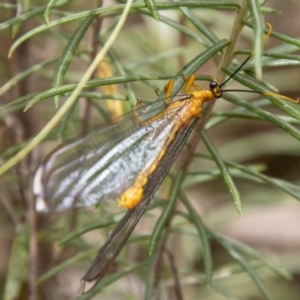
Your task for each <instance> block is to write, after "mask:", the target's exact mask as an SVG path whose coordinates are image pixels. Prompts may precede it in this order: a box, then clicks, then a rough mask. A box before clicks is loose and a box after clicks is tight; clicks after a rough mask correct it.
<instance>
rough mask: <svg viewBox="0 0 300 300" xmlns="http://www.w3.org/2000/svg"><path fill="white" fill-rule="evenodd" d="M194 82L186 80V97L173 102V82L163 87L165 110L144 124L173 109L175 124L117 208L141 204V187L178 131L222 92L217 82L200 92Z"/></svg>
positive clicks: (119, 200)
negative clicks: (154, 156) (205, 104)
mask: <svg viewBox="0 0 300 300" xmlns="http://www.w3.org/2000/svg"><path fill="white" fill-rule="evenodd" d="M194 80H195V75H192V76H191V77H190V78H189V79H188V81H187V84H186V87H185V94H186V95H184V96H183V98H182V99H180V100H178V101H175V102H170V101H168V99H170V94H171V91H172V88H173V81H172V80H170V81H169V83H168V84H167V85H166V86H165V89H166V95H167V98H166V100H165V102H166V103H167V104H168V106H167V108H166V110H164V111H163V112H162V113H160V114H158V115H156V116H154V117H153V118H151V119H150V120H148V121H146V122H145V123H146V124H149V123H151V122H153V121H155V120H157V119H159V118H162V117H167V116H168V112H170V111H173V110H175V109H176V111H178V113H177V118H178V119H177V122H176V123H175V125H174V128H173V129H172V131H171V133H170V136H169V137H168V139H166V142H165V144H164V146H163V148H162V150H161V151H160V152H159V154H158V156H157V157H156V158H155V160H154V161H151V162H149V163H148V165H146V166H145V168H144V170H143V172H141V174H139V176H138V177H137V179H136V181H135V182H134V184H133V185H132V186H130V187H129V188H128V189H127V190H126V191H125V192H124V193H123V194H122V195H121V196H120V198H119V199H118V206H121V207H123V208H125V209H133V208H135V207H136V206H137V205H138V204H139V203H140V202H141V200H142V199H143V192H144V190H143V187H144V186H145V185H146V184H147V182H148V177H149V176H150V175H151V174H152V173H153V172H154V171H155V170H156V168H157V165H158V164H159V162H160V161H161V160H162V158H163V157H164V155H165V153H166V149H168V147H169V146H170V144H171V143H172V142H173V140H174V139H175V137H176V135H177V133H178V131H179V130H180V129H182V128H185V127H188V126H189V125H190V123H191V121H192V120H193V119H195V118H198V117H199V116H200V115H201V112H202V107H203V104H204V103H205V102H208V101H211V100H213V99H214V98H219V97H221V94H222V92H221V88H220V85H219V82H218V81H217V80H214V81H212V82H211V83H210V89H209V90H202V89H201V88H200V87H198V86H197V85H195V84H194ZM192 86H193V87H194V88H195V89H196V91H190V92H188V90H189V89H190V88H191V87H192ZM188 96H189V97H188ZM137 118H138V116H137ZM140 123H141V124H142V125H145V123H143V122H142V121H140Z"/></svg>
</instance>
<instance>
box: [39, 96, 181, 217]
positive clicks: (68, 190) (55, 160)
mask: <svg viewBox="0 0 300 300" xmlns="http://www.w3.org/2000/svg"><path fill="white" fill-rule="evenodd" d="M165 109H166V104H165V103H164V102H163V101H159V102H155V103H153V104H150V105H148V106H141V107H139V108H138V109H137V110H136V115H133V114H132V113H131V114H127V115H125V116H123V117H121V118H118V119H115V120H114V121H113V122H111V123H108V124H105V125H102V126H101V127H100V128H96V129H94V130H92V131H91V132H89V133H88V134H87V135H86V136H85V137H82V138H80V139H77V140H74V141H73V142H70V143H68V144H67V145H65V146H62V147H60V148H59V149H57V150H56V151H55V152H53V153H52V154H51V155H50V157H49V158H48V159H47V160H46V162H45V163H44V164H43V165H42V166H41V167H40V168H39V169H38V171H37V173H36V176H35V179H34V193H35V194H36V195H37V210H39V211H62V210H66V209H70V208H74V207H84V206H91V205H95V204H97V203H99V202H100V201H103V200H107V199H116V198H118V197H119V196H120V195H121V194H122V193H123V192H124V191H125V190H126V189H127V188H128V187H130V186H131V185H132V184H133V183H134V181H135V180H136V177H137V176H138V174H140V173H141V172H142V171H143V169H144V168H145V166H146V165H149V164H151V162H152V161H154V160H155V159H156V158H157V156H158V155H159V153H160V151H161V149H162V148H163V146H164V143H165V141H166V139H167V138H168V135H169V133H170V131H171V130H172V128H173V126H174V122H176V114H177V110H176V109H172V110H170V111H167V112H166V113H164V114H163V115H162V116H160V117H159V118H155V117H154V118H153V116H155V115H157V114H159V113H160V112H162V111H164V110H165ZM137 116H138V117H137ZM151 118H153V121H151V122H147V120H149V119H151ZM145 123H146V124H145Z"/></svg>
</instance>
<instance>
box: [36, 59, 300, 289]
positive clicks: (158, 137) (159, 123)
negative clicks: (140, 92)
mask: <svg viewBox="0 0 300 300" xmlns="http://www.w3.org/2000/svg"><path fill="white" fill-rule="evenodd" d="M250 57H251V56H249V57H248V58H247V59H246V60H245V62H244V63H243V64H242V65H241V66H240V67H239V68H238V69H237V70H236V71H235V72H234V74H233V75H232V76H231V77H230V78H232V77H233V76H234V75H235V74H236V73H237V72H238V71H239V70H240V69H241V68H242V67H243V66H244V65H245V64H246V62H247V61H248V60H249V59H250ZM230 78H228V79H227V80H226V81H225V82H224V83H222V84H219V82H218V80H213V81H211V82H210V83H209V89H208V90H202V89H201V88H200V87H198V86H197V85H196V84H195V83H194V81H195V75H192V76H190V77H189V78H188V79H187V80H186V85H185V89H184V94H183V95H179V96H174V97H171V95H172V88H173V83H174V82H173V80H170V81H169V82H168V84H167V85H166V87H165V89H166V98H165V99H164V100H161V101H157V102H154V103H152V104H150V105H143V104H139V105H137V106H136V107H135V108H134V110H133V112H132V113H130V114H126V115H124V116H122V117H120V118H117V119H114V120H113V121H112V122H109V123H106V124H104V125H102V126H101V128H100V129H99V128H98V127H97V128H96V129H94V130H92V131H90V132H89V133H88V134H87V135H85V136H84V137H82V138H79V139H75V140H74V141H71V142H69V143H67V144H66V145H63V146H61V147H59V148H58V149H56V150H55V151H54V152H53V153H52V154H50V155H49V156H48V158H47V159H46V161H45V162H44V163H43V164H42V165H41V166H40V167H39V168H38V170H37V172H36V175H35V178H34V184H33V190H34V194H35V195H36V197H37V199H36V209H37V210H38V211H44V212H45V211H46V212H57V211H63V210H66V209H70V208H78V207H85V206H91V205H96V204H98V203H99V202H101V201H106V200H109V199H118V205H119V206H121V207H124V208H125V209H127V210H128V211H127V213H126V215H125V216H124V218H123V219H122V220H121V221H120V223H119V224H118V225H117V227H116V228H115V229H114V230H113V232H112V233H111V235H110V236H109V238H108V240H107V242H106V243H105V244H104V246H103V247H102V248H101V249H100V250H99V253H98V255H97V257H96V258H95V260H94V262H93V263H92V265H91V267H90V268H89V270H88V271H87V273H86V274H85V276H84V277H83V278H82V291H83V292H87V291H88V290H89V289H91V288H92V287H93V286H95V285H96V284H97V283H98V282H99V281H100V280H101V279H102V278H103V276H104V275H105V274H106V273H107V271H108V269H109V268H110V266H111V265H112V263H113V262H114V260H115V259H116V257H117V256H118V254H119V253H120V251H121V249H122V248H123V246H124V245H125V243H126V241H127V239H128V238H129V236H130V234H131V233H132V231H133V229H134V227H135V226H136V224H137V222H138V221H139V219H140V218H141V216H142V215H143V213H144V212H145V210H146V208H147V206H148V204H149V203H150V201H151V199H152V197H153V196H154V193H155V192H156V190H157V189H158V188H159V186H160V184H161V182H162V181H163V179H164V178H165V176H166V175H167V173H168V171H169V169H170V168H171V166H172V164H173V162H174V161H175V159H176V157H177V155H178V154H179V152H180V150H181V149H182V147H183V146H184V144H185V142H186V140H187V138H188V137H189V135H190V133H191V131H192V130H193V128H194V125H195V122H196V120H197V119H198V117H200V115H201V112H202V108H203V105H204V103H205V102H208V101H211V100H213V99H215V98H220V97H221V96H222V93H223V92H229V91H233V90H224V89H223V86H224V85H225V84H226V83H227V82H228V80H229V79H230ZM192 87H193V88H194V90H193V91H191V88H192ZM241 91H244V90H241ZM258 93H259V92H258ZM261 94H269V95H270V94H271V93H261ZM273 95H274V94H273ZM277 96H279V97H280V98H283V99H287V100H291V101H294V100H292V99H289V98H287V97H285V96H281V95H277Z"/></svg>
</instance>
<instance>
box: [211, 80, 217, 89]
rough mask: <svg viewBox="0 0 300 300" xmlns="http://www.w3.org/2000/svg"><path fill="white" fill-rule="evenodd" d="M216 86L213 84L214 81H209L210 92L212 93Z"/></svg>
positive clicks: (215, 83)
mask: <svg viewBox="0 0 300 300" xmlns="http://www.w3.org/2000/svg"><path fill="white" fill-rule="evenodd" d="M217 86H218V83H217V82H215V81H211V82H210V83H209V89H210V90H211V91H213V90H214V89H215V88H216V87H217Z"/></svg>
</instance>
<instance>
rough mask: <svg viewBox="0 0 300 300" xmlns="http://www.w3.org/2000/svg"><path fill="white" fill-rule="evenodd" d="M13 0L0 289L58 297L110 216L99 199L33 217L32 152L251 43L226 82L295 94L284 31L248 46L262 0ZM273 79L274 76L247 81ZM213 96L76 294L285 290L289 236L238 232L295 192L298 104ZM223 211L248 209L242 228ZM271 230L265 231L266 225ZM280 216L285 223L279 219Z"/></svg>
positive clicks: (229, 61) (215, 295) (1, 184)
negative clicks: (105, 267)
mask: <svg viewBox="0 0 300 300" xmlns="http://www.w3.org/2000/svg"><path fill="white" fill-rule="evenodd" d="M24 3H25V4H19V5H21V7H23V10H22V9H21V10H18V13H16V11H17V6H16V5H14V4H10V3H8V2H7V3H0V11H1V17H0V18H1V23H0V35H1V40H2V41H3V45H4V44H6V45H10V47H3V49H2V53H1V64H2V72H1V74H0V80H1V81H0V84H1V86H0V96H1V102H0V105H1V107H0V120H1V123H0V134H1V136H0V140H1V146H0V151H1V154H0V157H1V166H0V175H1V177H0V188H1V196H0V197H1V200H2V205H3V209H2V210H1V218H0V219H1V223H2V224H1V225H2V226H1V228H2V230H1V239H3V243H1V246H0V247H3V249H2V250H1V252H2V253H6V256H5V255H3V257H4V256H5V258H4V262H6V261H8V263H7V266H6V267H7V270H6V271H4V272H3V269H2V271H1V272H2V273H1V275H2V276H1V278H2V280H3V278H5V280H4V281H2V282H1V284H0V292H1V293H3V299H12V298H16V299H26V298H27V290H30V294H31V296H32V299H72V298H74V297H76V296H78V289H79V283H80V278H81V277H82V276H83V275H84V273H85V272H86V270H87V268H88V267H89V264H90V263H91V261H92V260H93V258H94V257H95V255H96V252H97V249H99V247H100V246H101V244H103V243H104V241H105V240H106V238H107V236H108V234H109V232H110V231H111V230H112V228H113V227H115V226H116V224H118V222H119V221H120V219H121V217H122V216H123V215H124V212H123V211H122V210H119V209H117V208H116V203H114V202H111V203H110V204H108V203H102V204H101V205H100V207H99V208H97V210H86V209H82V210H78V211H72V212H68V213H63V214H56V215H51V216H50V215H42V216H41V215H36V214H35V212H34V201H33V194H32V191H31V186H32V178H33V175H34V171H35V169H36V168H37V166H38V165H39V163H40V162H41V161H42V158H43V157H45V156H46V155H47V154H48V153H49V152H50V151H51V150H53V149H54V148H55V147H56V146H57V145H58V144H59V142H64V141H65V140H68V139H70V138H72V137H74V136H76V135H78V134H79V133H80V132H81V131H84V130H87V128H88V127H90V126H92V125H93V124H100V123H101V122H105V121H106V120H107V119H108V118H111V117H112V116H114V113H115V112H116V111H117V110H118V111H128V110H130V108H132V107H133V106H134V104H135V103H136V101H137V98H142V99H143V101H154V100H155V98H156V97H155V93H154V90H155V89H157V88H160V89H161V90H162V89H163V86H164V84H165V83H166V82H167V80H168V79H170V78H174V82H175V84H174V89H173V92H174V94H177V93H180V89H181V88H182V86H183V85H184V83H185V80H184V78H187V77H188V76H189V75H191V74H193V73H200V74H202V75H203V73H205V75H207V73H208V75H215V74H217V76H216V77H217V78H218V79H219V80H220V82H223V81H224V79H225V78H226V76H228V75H231V74H233V72H234V70H235V69H236V68H237V67H238V66H239V65H240V62H238V60H237V58H238V59H239V60H240V61H242V60H243V57H242V58H240V55H241V54H248V55H249V54H251V53H252V51H254V52H253V58H252V59H251V61H250V62H249V63H248V64H247V65H246V66H244V67H243V69H242V71H240V72H239V73H238V74H236V75H234V79H233V80H231V82H232V84H233V85H234V89H250V90H251V91H254V92H260V93H261V92H265V91H268V92H273V93H276V91H277V89H276V88H274V87H273V85H274V86H278V85H280V88H281V89H283V92H284V94H286V95H287V96H290V97H292V98H297V96H298V95H297V93H299V87H298V82H297V81H294V80H293V75H292V74H293V72H292V71H293V70H295V69H297V68H298V66H299V62H300V56H299V55H298V54H297V51H298V50H299V48H300V40H299V39H296V38H291V37H289V36H287V35H284V34H280V33H277V32H274V31H273V32H271V35H270V37H269V39H268V40H267V41H264V39H263V37H264V35H265V34H266V33H267V32H268V29H267V28H265V27H266V26H265V22H266V20H265V18H266V16H269V15H270V14H275V13H276V12H277V11H276V10H275V9H273V8H269V7H266V6H264V3H262V2H261V1H255V0H248V1H227V0H220V1H216V0H211V1H209V0H205V1H200V0H195V1H169V2H159V1H155V0H146V1H137V2H133V3H131V1H117V2H116V3H111V2H110V3H109V4H108V5H106V4H107V3H106V1H104V3H102V1H90V2H89V1H71V0H62V1H58V0H56V1H55V0H52V1H48V4H47V5H45V6H40V5H41V4H40V2H39V1H31V2H30V1H24ZM103 4H104V5H105V6H104V5H103ZM284 17H285V16H277V18H278V19H279V18H280V19H281V18H282V20H283V18H284ZM274 41H276V42H277V44H276V46H269V45H270V44H274ZM4 42H6V43H4ZM278 43H279V44H278ZM266 49H267V50H266ZM8 57H9V59H8ZM293 66H295V67H293ZM199 68H200V70H199ZM198 70H199V71H198ZM297 72H298V71H297ZM96 74H98V76H97V75H96ZM99 74H102V75H100V76H99ZM103 74H108V75H103ZM276 74H280V75H281V79H280V80H277V82H276V80H275V82H274V81H272V80H270V82H268V81H267V80H266V79H263V78H264V77H265V75H267V76H266V77H268V78H270V79H272V78H274V76H275V75H276ZM290 74H291V75H290ZM98 77H99V78H98ZM212 77H214V76H212ZM212 77H211V76H197V78H198V79H202V80H206V81H207V80H210V78H212ZM235 82H238V83H239V86H237V85H236V84H235ZM206 85H207V83H204V85H203V84H199V86H201V87H202V88H204V89H206V87H205V86H206ZM241 85H242V87H241ZM158 97H159V98H160V99H161V98H163V97H164V92H163V93H161V94H160V95H159V96H158ZM249 97H251V101H249ZM245 98H247V99H245ZM149 99H151V100H149ZM224 99H225V100H224ZM118 100H119V101H118ZM214 104H215V103H214V102H213V103H210V104H209V105H208V106H207V107H206V108H205V111H204V113H203V116H202V118H201V120H200V121H199V122H198V125H197V126H196V129H195V130H194V134H193V135H192V136H191V139H190V141H189V145H188V146H187V147H185V148H184V149H183V151H182V154H181V156H180V159H179V160H178V162H177V163H176V164H175V166H174V168H173V169H172V170H171V172H170V174H169V176H168V177H167V179H166V180H165V181H164V183H163V185H162V187H161V189H160V192H159V193H157V195H156V197H155V198H154V200H153V201H152V203H151V205H150V206H149V208H148V211H147V213H146V214H145V215H144V216H143V218H142V220H141V222H140V223H139V224H138V225H137V228H136V230H135V232H134V234H133V235H132V237H131V238H130V239H129V241H128V243H127V245H126V246H125V248H124V249H123V251H122V252H121V254H120V256H119V257H118V258H117V260H116V268H113V271H112V272H111V273H109V274H108V275H107V276H106V277H105V278H104V279H103V280H102V281H101V282H100V283H99V284H98V285H97V286H96V287H95V289H93V290H92V291H91V292H89V293H87V294H85V295H81V296H78V298H76V299H91V298H92V297H94V298H93V299H116V298H117V297H120V298H121V299H142V298H145V299H152V298H153V297H154V298H155V299H159V298H160V299H183V298H184V299H210V300H213V299H275V300H276V299H278V300H279V299H283V298H282V297H283V296H282V295H283V293H284V289H280V286H283V285H284V287H285V288H288V289H289V293H285V294H284V299H287V300H296V299H298V297H299V296H298V294H297V292H296V291H297V285H299V282H298V281H299V277H298V278H296V279H295V281H294V283H291V282H286V280H290V279H291V278H292V275H293V273H295V274H297V273H299V270H300V265H299V260H297V259H295V256H294V253H298V252H299V243H298V244H297V245H296V244H295V245H294V246H295V247H294V248H293V247H292V248H293V251H292V250H291V247H290V246H289V245H285V241H284V240H281V238H282V236H278V238H277V243H276V245H277V246H278V247H279V245H280V247H279V248H280V249H281V251H279V250H278V249H276V247H275V248H272V247H273V246H272V244H268V243H264V241H262V240H260V239H259V236H260V235H258V236H257V238H256V239H255V238H254V239H251V238H250V236H251V232H252V231H251V230H252V229H255V228H257V227H258V228H260V226H261V227H262V228H264V223H263V222H262V219H259V220H257V219H255V214H256V213H257V212H260V211H264V212H265V216H269V215H270V214H272V211H276V213H278V211H280V210H281V208H289V207H291V206H293V205H294V206H295V203H296V204H298V203H297V202H296V201H295V199H296V200H300V188H299V186H298V185H297V184H294V183H293V182H296V181H297V180H298V181H299V179H300V178H299V172H298V171H297V170H298V169H299V166H300V159H299V153H300V151H299V150H300V143H299V141H300V131H299V125H300V110H299V106H298V105H297V104H294V103H291V102H287V101H284V100H282V99H280V97H279V98H278V97H276V96H273V95H266V96H265V97H262V95H261V94H246V93H239V94H236V95H231V94H224V96H223V100H218V102H217V103H216V104H217V105H216V107H215V108H214V110H212V109H213V106H214ZM232 104H233V105H232ZM111 105H112V106H111ZM111 107H113V108H111ZM200 138H201V139H202V140H203V143H202V142H200V143H199V140H200ZM197 145H198V146H197ZM196 146H197V147H196ZM285 159H286V160H288V161H289V162H290V167H289V168H288V167H285ZM272 162H273V165H274V164H275V165H276V168H275V170H274V168H273V171H272V168H271V165H272ZM224 183H225V184H224ZM231 198H232V201H231V200H230V199H231ZM165 200H168V201H165ZM295 207H296V208H297V206H295ZM235 208H236V209H237V210H238V213H239V214H240V215H242V214H243V215H244V218H245V219H246V218H247V216H250V218H249V222H250V225H249V226H246V232H244V233H243V234H242V235H240V234H239V233H238V231H235V230H234V229H235V228H236V226H239V224H243V220H240V216H239V214H238V213H236V209H235ZM276 209H277V210H276ZM150 217H151V218H150ZM251 218H252V219H251ZM251 220H252V223H251ZM255 222H256V223H255ZM259 222H262V223H259ZM282 225H284V224H276V226H278V227H275V228H274V227H273V228H271V229H272V230H271V229H270V228H269V229H270V232H269V235H270V236H272V237H274V235H275V236H276V231H277V230H278V229H279V228H280V227H281V226H282ZM288 226H292V225H291V224H288V225H287V227H286V231H287V234H288V233H289V232H290V231H291V232H292V231H293V230H295V228H293V227H291V228H289V227H288ZM28 228H29V229H28ZM153 228H154V229H153ZM233 228H234V229H233ZM243 228H245V227H243ZM25 229H26V230H25ZM255 232H256V233H257V232H258V231H255ZM274 232H275V233H274ZM269 235H268V236H269ZM243 237H244V238H243ZM260 237H261V236H260ZM233 238H236V239H237V240H239V239H240V240H241V241H244V242H245V245H244V244H242V243H241V242H237V241H234V239H233ZM247 243H249V244H252V245H253V248H251V247H249V246H246V244H247ZM284 246H286V247H284ZM7 248H8V249H10V248H11V249H12V250H11V251H5V249H7ZM255 248H257V249H256V250H255ZM129 249H130V250H129ZM263 249H265V250H267V251H263ZM277 250H278V251H277ZM297 251H298V252H297ZM149 252H150V254H151V255H150V256H149ZM264 252H269V253H271V252H273V256H276V257H279V258H280V259H281V260H282V263H283V265H284V267H285V268H282V267H280V264H279V263H277V262H276V260H275V262H274V257H273V258H272V257H271V256H270V255H269V257H268V255H267V254H266V253H264ZM287 257H288V259H287ZM26 267H27V271H25V270H26ZM18 268H19V269H18ZM26 272H27V276H25V274H26ZM36 282H37V283H38V284H37V285H36V284H35V283H36ZM124 283H125V284H124ZM96 295H97V296H96ZM97 297H98V298H97Z"/></svg>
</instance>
